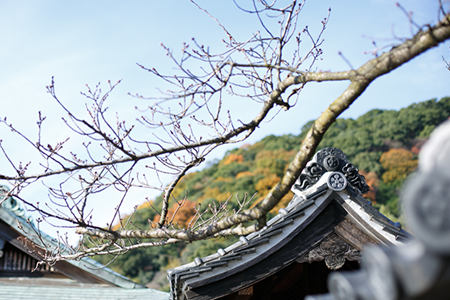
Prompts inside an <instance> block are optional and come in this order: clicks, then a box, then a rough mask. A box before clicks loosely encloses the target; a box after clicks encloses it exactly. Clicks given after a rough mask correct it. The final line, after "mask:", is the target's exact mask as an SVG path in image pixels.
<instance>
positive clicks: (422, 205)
mask: <svg viewBox="0 0 450 300" xmlns="http://www.w3.org/2000/svg"><path fill="white" fill-rule="evenodd" d="M402 200H403V202H404V210H405V214H406V216H407V217H408V221H409V222H408V226H409V227H410V228H411V230H412V231H413V232H414V235H415V236H416V237H417V238H418V239H419V240H421V241H422V242H423V243H424V244H425V245H426V247H427V248H428V249H430V250H432V251H433V252H435V253H438V254H441V255H445V256H448V255H450V175H449V174H448V171H447V172H445V171H444V172H423V173H418V174H416V176H414V177H412V178H410V180H409V181H408V182H407V184H406V185H405V186H404V188H403V194H402Z"/></svg>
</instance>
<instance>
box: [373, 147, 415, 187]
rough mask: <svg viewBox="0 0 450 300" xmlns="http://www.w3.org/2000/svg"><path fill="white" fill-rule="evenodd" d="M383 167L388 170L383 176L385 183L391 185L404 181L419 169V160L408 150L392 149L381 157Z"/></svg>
mask: <svg viewBox="0 0 450 300" xmlns="http://www.w3.org/2000/svg"><path fill="white" fill-rule="evenodd" d="M380 163H381V166H382V167H383V168H384V169H385V170H386V172H384V174H383V175H382V179H383V182H384V183H391V182H394V181H396V180H398V179H404V178H405V177H406V176H407V175H408V174H409V173H411V172H412V171H414V170H415V169H416V168H417V163H418V160H417V158H416V157H415V156H414V154H413V153H412V152H411V151H409V150H406V149H402V148H398V149H391V150H389V151H388V152H385V153H383V154H382V155H381V158H380Z"/></svg>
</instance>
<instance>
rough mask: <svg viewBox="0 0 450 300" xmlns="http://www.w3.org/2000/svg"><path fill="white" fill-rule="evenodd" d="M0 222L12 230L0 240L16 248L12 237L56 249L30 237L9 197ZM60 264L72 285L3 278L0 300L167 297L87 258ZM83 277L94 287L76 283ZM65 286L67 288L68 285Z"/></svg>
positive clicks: (61, 281)
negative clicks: (20, 237) (91, 280)
mask: <svg viewBox="0 0 450 300" xmlns="http://www.w3.org/2000/svg"><path fill="white" fill-rule="evenodd" d="M0 188H1V190H2V191H3V192H2V193H0V201H1V200H3V198H4V197H3V196H2V194H3V195H4V194H5V193H6V192H7V187H5V186H0ZM1 190H0V191H1ZM0 220H1V221H3V222H4V223H6V224H7V226H9V227H10V228H11V229H12V230H9V232H0V240H6V241H8V242H10V243H13V244H15V245H16V246H17V245H19V243H18V242H17V241H15V239H12V236H13V235H14V236H22V237H25V238H27V239H29V240H33V241H34V242H36V243H37V245H38V246H42V242H44V243H45V244H47V245H52V246H56V240H55V239H54V238H52V237H50V236H49V235H47V234H45V233H44V232H41V238H42V242H40V241H39V240H36V239H35V238H33V236H32V234H33V233H34V232H36V231H37V228H36V227H35V226H34V223H33V222H32V221H31V219H30V218H28V220H27V219H26V217H25V212H24V210H23V209H22V208H21V207H20V205H19V203H18V202H17V201H16V200H15V199H14V198H12V197H10V198H8V199H6V200H5V201H3V203H2V205H1V206H0ZM18 223H20V225H21V226H22V229H21V230H19V229H18ZM30 255H31V253H30ZM60 263H64V265H63V269H64V271H63V273H64V275H66V276H68V277H69V278H73V279H75V281H74V280H70V279H57V280H55V281H54V282H53V283H52V284H50V285H49V283H48V282H47V281H48V280H51V279H46V280H44V281H43V280H36V279H33V280H32V279H29V280H28V279H27V280H19V279H18V278H15V279H14V280H13V281H8V280H6V279H5V278H3V280H0V299H83V298H91V299H134V298H135V297H140V298H147V299H158V300H159V299H168V297H169V294H168V293H165V292H160V291H157V290H153V289H148V288H145V287H144V286H142V285H140V284H138V283H136V282H133V281H132V280H130V279H128V278H127V277H125V276H123V275H121V274H119V273H117V272H114V271H113V270H111V269H109V268H107V267H105V266H104V265H102V264H100V263H99V262H97V261H95V260H93V259H91V258H87V257H85V258H82V259H80V260H78V261H76V260H70V261H65V262H60ZM58 266H59V265H58V263H57V264H56V265H55V266H54V267H55V269H58ZM72 273H73V275H74V276H73V277H72V276H71V275H72ZM30 275H31V274H30ZM83 277H86V278H87V277H89V278H92V279H93V281H94V282H93V283H96V284H90V285H89V284H87V283H86V282H90V281H89V279H86V280H85V281H81V282H80V283H78V282H77V281H79V279H80V278H83ZM83 282H85V283H83ZM69 283H70V285H68V284H69ZM98 283H103V284H98ZM59 285H60V286H59ZM105 287H106V289H105ZM70 294H72V295H70Z"/></svg>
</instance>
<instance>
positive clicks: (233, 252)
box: [167, 172, 411, 300]
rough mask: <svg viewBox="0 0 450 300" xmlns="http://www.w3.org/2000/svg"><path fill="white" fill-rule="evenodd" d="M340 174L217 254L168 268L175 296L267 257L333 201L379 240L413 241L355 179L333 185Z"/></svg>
mask: <svg viewBox="0 0 450 300" xmlns="http://www.w3.org/2000/svg"><path fill="white" fill-rule="evenodd" d="M336 173H337V172H326V173H325V174H323V175H322V176H321V178H320V180H319V181H318V182H317V183H315V184H314V185H313V186H311V187H309V188H308V189H306V190H305V191H304V192H300V193H296V196H295V197H294V199H293V200H292V201H291V202H290V203H289V205H288V206H287V207H286V208H282V209H280V211H279V214H278V215H276V216H275V217H274V218H272V219H271V220H269V221H268V222H267V225H266V226H265V227H264V228H262V229H261V230H259V231H257V232H254V233H252V234H249V235H247V236H242V237H241V238H240V240H239V241H238V242H236V243H235V244H233V245H231V246H229V247H227V248H226V249H219V250H218V251H217V253H214V254H212V255H209V256H207V257H204V258H196V259H195V261H194V262H192V263H189V264H186V265H183V266H180V267H177V268H174V269H171V270H168V271H167V273H168V275H167V276H168V279H169V282H170V286H171V299H177V300H178V299H186V298H185V294H184V293H185V292H186V291H187V290H189V289H193V288H197V287H199V286H201V285H202V284H204V283H205V282H208V283H211V282H218V281H219V280H221V279H223V278H226V277H229V276H232V275H233V274H236V273H238V272H240V271H242V270H243V269H246V268H249V267H250V266H252V265H255V264H257V263H258V262H260V261H262V260H264V259H265V258H266V257H268V256H269V255H270V254H272V253H274V252H276V251H277V250H279V249H280V248H282V247H283V246H284V245H285V244H286V243H288V242H289V241H290V240H291V239H292V238H293V237H294V236H296V235H297V234H298V233H299V232H301V231H302V230H303V229H304V228H306V226H308V224H310V223H311V222H312V221H313V220H314V218H316V217H317V215H318V214H319V213H320V212H321V211H322V210H323V209H324V208H325V207H326V206H327V205H329V203H330V201H336V202H338V203H339V204H340V205H341V206H342V207H343V208H344V209H345V210H346V211H347V213H348V214H350V215H351V217H352V219H353V220H354V222H355V223H359V224H358V226H359V227H360V228H363V229H364V230H365V233H367V234H368V235H371V236H372V237H373V238H374V239H376V240H377V241H378V242H379V243H382V244H385V245H388V246H392V245H401V244H405V243H408V242H409V240H410V239H411V235H410V234H409V233H407V232H406V231H404V230H403V229H401V226H400V224H398V223H393V222H392V221H391V220H389V219H388V218H387V217H385V216H384V215H382V214H381V213H380V212H378V210H376V209H375V208H373V207H372V206H371V202H370V201H368V200H366V199H364V198H363V197H362V194H361V192H360V191H359V190H358V189H356V188H355V187H353V186H352V185H351V184H350V183H348V184H347V182H346V188H345V189H335V188H332V186H331V185H330V178H331V176H333V175H335V174H336Z"/></svg>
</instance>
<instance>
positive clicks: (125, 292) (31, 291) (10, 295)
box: [0, 283, 169, 300]
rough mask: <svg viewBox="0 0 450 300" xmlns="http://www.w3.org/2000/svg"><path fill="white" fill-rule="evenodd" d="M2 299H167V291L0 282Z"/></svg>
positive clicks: (0, 299)
mask: <svg viewBox="0 0 450 300" xmlns="http://www.w3.org/2000/svg"><path fill="white" fill-rule="evenodd" d="M3 299H5V300H6V299H8V300H10V299H14V300H20V299H24V300H25V299H26V300H29V299H33V300H56V299H58V300H59V299H64V300H72V299H73V300H75V299H89V300H125V299H127V300H129V299H142V300H144V299H151V300H167V299H169V293H164V292H160V291H156V290H153V289H120V288H114V287H112V288H81V287H78V288H77V287H53V286H52V287H47V286H40V287H38V286H17V285H2V284H1V283H0V300H3Z"/></svg>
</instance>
